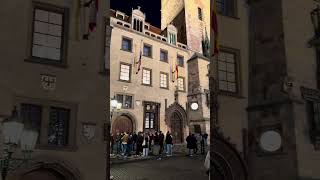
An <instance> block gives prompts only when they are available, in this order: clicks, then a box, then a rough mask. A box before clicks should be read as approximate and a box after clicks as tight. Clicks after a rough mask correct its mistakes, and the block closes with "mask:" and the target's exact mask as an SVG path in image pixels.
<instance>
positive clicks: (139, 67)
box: [136, 40, 142, 74]
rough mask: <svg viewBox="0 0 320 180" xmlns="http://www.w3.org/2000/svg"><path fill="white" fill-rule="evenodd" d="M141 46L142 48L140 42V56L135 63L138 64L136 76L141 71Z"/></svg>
mask: <svg viewBox="0 0 320 180" xmlns="http://www.w3.org/2000/svg"><path fill="white" fill-rule="evenodd" d="M141 46H142V40H141V43H140V54H139V60H138V62H137V64H138V71H137V72H136V74H138V73H139V71H140V69H141V61H142V50H141Z"/></svg>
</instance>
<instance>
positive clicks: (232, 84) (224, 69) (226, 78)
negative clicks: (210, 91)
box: [218, 50, 239, 94]
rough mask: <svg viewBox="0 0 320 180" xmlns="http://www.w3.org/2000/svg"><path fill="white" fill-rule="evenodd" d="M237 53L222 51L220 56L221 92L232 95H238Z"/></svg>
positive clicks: (219, 77)
mask: <svg viewBox="0 0 320 180" xmlns="http://www.w3.org/2000/svg"><path fill="white" fill-rule="evenodd" d="M236 60H237V57H236V53H234V52H228V51H225V50H221V52H220V53H219V55H218V79H219V90H220V91H222V92H228V93H231V94H237V93H238V91H239V90H238V77H237V73H238V72H237V62H236Z"/></svg>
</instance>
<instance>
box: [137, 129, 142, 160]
mask: <svg viewBox="0 0 320 180" xmlns="http://www.w3.org/2000/svg"><path fill="white" fill-rule="evenodd" d="M142 143H143V136H142V134H141V132H139V133H138V136H137V149H136V156H139V155H140V153H141V152H142Z"/></svg>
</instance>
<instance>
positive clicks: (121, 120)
mask: <svg viewBox="0 0 320 180" xmlns="http://www.w3.org/2000/svg"><path fill="white" fill-rule="evenodd" d="M122 132H127V133H130V132H133V122H132V119H131V118H130V117H129V116H126V115H120V116H119V117H117V118H116V119H115V120H114V122H113V124H112V133H113V134H114V135H115V134H117V133H122Z"/></svg>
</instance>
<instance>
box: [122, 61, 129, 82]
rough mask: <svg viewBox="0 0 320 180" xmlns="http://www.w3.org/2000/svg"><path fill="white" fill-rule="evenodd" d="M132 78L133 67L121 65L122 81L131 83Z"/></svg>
mask: <svg viewBox="0 0 320 180" xmlns="http://www.w3.org/2000/svg"><path fill="white" fill-rule="evenodd" d="M130 78H131V65H129V64H125V63H120V77H119V79H120V81H127V82H130Z"/></svg>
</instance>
